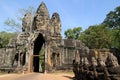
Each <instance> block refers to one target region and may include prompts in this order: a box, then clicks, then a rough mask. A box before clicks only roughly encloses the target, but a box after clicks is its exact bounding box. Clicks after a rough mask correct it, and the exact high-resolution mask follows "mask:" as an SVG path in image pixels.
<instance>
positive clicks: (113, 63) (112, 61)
mask: <svg viewBox="0 0 120 80" xmlns="http://www.w3.org/2000/svg"><path fill="white" fill-rule="evenodd" d="M106 65H107V66H108V67H118V66H119V64H118V60H117V58H116V57H115V56H114V55H113V54H112V53H109V54H108V57H107V59H106Z"/></svg>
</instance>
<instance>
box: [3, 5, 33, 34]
mask: <svg viewBox="0 0 120 80" xmlns="http://www.w3.org/2000/svg"><path fill="white" fill-rule="evenodd" d="M18 13H19V14H18V15H17V17H16V18H17V19H16V20H15V19H11V18H7V19H6V20H5V21H4V24H5V25H6V26H9V27H11V28H12V29H14V30H15V31H16V32H21V29H22V25H21V23H20V22H21V21H22V18H23V16H24V15H25V14H26V13H31V14H32V15H34V13H35V8H34V7H33V6H29V7H28V8H26V9H25V8H23V9H19V10H18Z"/></svg>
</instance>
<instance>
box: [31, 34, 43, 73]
mask: <svg viewBox="0 0 120 80" xmlns="http://www.w3.org/2000/svg"><path fill="white" fill-rule="evenodd" d="M44 43H45V39H44V37H43V35H42V34H41V33H39V35H38V37H37V38H36V40H35V42H34V50H33V71H34V72H39V65H40V56H39V55H40V54H39V53H40V50H41V49H42V46H43V44H44Z"/></svg>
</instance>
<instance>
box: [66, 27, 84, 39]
mask: <svg viewBox="0 0 120 80" xmlns="http://www.w3.org/2000/svg"><path fill="white" fill-rule="evenodd" d="M81 31H82V28H81V27H74V28H73V29H68V30H66V31H65V33H64V35H65V38H67V39H79V38H80V34H81Z"/></svg>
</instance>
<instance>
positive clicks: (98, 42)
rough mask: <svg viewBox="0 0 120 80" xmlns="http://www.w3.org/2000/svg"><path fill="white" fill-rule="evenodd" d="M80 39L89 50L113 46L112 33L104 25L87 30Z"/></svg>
mask: <svg viewBox="0 0 120 80" xmlns="http://www.w3.org/2000/svg"><path fill="white" fill-rule="evenodd" d="M80 39H81V40H82V41H83V42H84V43H85V44H86V46H88V47H89V48H97V49H100V48H110V47H111V45H112V39H113V36H112V32H111V30H110V29H109V28H107V27H105V26H104V25H101V24H100V25H94V26H90V27H89V28H88V29H86V30H85V31H84V32H83V33H82V34H81V37H80Z"/></svg>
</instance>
